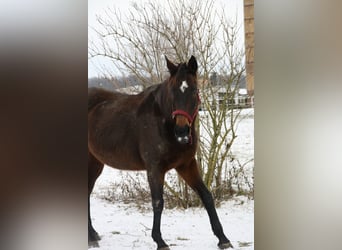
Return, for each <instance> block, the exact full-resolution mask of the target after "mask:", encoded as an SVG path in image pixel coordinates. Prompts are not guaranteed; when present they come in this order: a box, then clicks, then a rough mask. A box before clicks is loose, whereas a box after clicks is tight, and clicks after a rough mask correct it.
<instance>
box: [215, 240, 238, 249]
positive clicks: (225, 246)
mask: <svg viewBox="0 0 342 250" xmlns="http://www.w3.org/2000/svg"><path fill="white" fill-rule="evenodd" d="M218 247H219V248H220V249H227V248H234V247H233V245H232V243H230V241H228V242H226V243H219V244H218Z"/></svg>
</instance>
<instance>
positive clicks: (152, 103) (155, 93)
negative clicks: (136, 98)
mask: <svg viewBox="0 0 342 250" xmlns="http://www.w3.org/2000/svg"><path fill="white" fill-rule="evenodd" d="M161 90H162V83H159V84H155V85H152V86H150V87H148V88H147V89H146V90H144V91H143V92H141V93H140V94H142V95H144V97H143V100H142V102H141V103H140V105H139V108H138V111H137V115H138V116H139V115H141V114H143V113H148V112H153V113H154V114H155V115H157V116H160V115H161V114H162V111H161V108H162V107H161V102H160V98H158V97H159V96H160V93H159V92H160V91H161Z"/></svg>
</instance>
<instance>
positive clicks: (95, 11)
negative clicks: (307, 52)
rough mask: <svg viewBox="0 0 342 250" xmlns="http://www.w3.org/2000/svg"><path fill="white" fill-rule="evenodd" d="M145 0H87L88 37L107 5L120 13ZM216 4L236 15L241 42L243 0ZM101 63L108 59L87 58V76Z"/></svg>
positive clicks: (96, 73)
mask: <svg viewBox="0 0 342 250" xmlns="http://www.w3.org/2000/svg"><path fill="white" fill-rule="evenodd" d="M144 1H145V2H146V1H148V0H140V1H138V0H134V1H133V0H89V1H88V39H89V38H90V39H91V40H92V41H94V40H95V39H96V36H94V32H93V31H92V30H91V29H89V27H94V28H96V27H99V26H98V24H97V22H96V15H101V14H103V13H104V11H105V10H106V8H107V7H113V6H115V8H118V9H120V11H121V12H122V13H127V10H128V9H129V8H130V6H131V3H132V2H144ZM159 2H166V0H159ZM216 5H217V6H223V8H224V9H225V12H226V13H227V16H228V17H229V18H233V19H235V17H237V20H238V24H239V25H241V29H240V37H241V39H240V40H242V42H243V34H244V33H243V32H244V30H243V0H216ZM101 65H106V66H107V67H108V66H109V65H110V63H109V62H108V61H106V60H105V59H103V58H96V59H91V60H88V77H89V78H91V77H96V76H100V75H101V72H100V69H99V68H101Z"/></svg>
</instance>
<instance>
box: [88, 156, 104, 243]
mask: <svg viewBox="0 0 342 250" xmlns="http://www.w3.org/2000/svg"><path fill="white" fill-rule="evenodd" d="M103 166H104V164H103V163H101V162H99V161H98V160H97V159H96V158H95V157H94V156H93V155H92V154H91V153H90V152H89V153H88V244H90V245H92V246H98V244H97V241H98V240H100V239H101V238H100V236H99V235H98V233H97V232H96V230H95V229H94V227H93V225H92V221H91V216H90V194H91V192H92V191H93V188H94V185H95V181H96V179H97V178H98V177H99V176H100V174H101V173H102V170H103Z"/></svg>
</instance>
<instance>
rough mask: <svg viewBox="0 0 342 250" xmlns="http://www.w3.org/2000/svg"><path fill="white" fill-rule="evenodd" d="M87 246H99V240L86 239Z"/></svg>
mask: <svg viewBox="0 0 342 250" xmlns="http://www.w3.org/2000/svg"><path fill="white" fill-rule="evenodd" d="M88 247H100V246H99V242H98V241H97V240H94V241H88Z"/></svg>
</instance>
